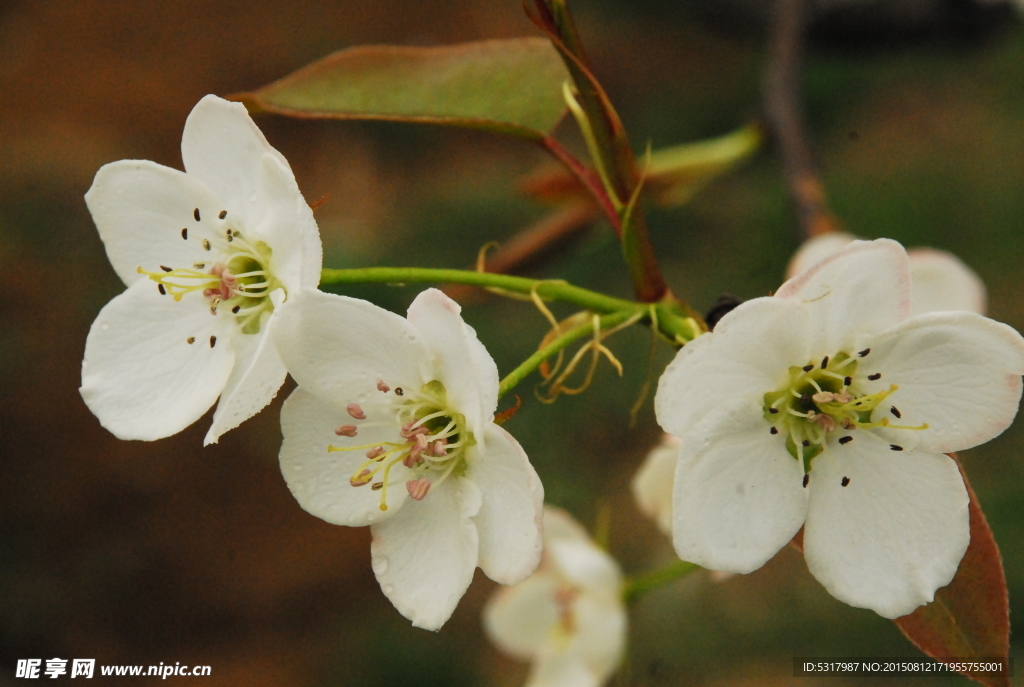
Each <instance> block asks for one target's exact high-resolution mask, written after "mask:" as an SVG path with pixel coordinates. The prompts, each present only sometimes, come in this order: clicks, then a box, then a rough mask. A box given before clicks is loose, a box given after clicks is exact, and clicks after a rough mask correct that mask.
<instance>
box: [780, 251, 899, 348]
mask: <svg viewBox="0 0 1024 687" xmlns="http://www.w3.org/2000/svg"><path fill="white" fill-rule="evenodd" d="M775 296H776V298H783V299H789V300H795V301H797V302H800V303H804V304H806V306H807V308H808V310H809V311H810V316H811V322H812V323H813V333H814V341H813V342H812V344H811V352H812V353H813V354H814V355H834V354H836V353H838V352H840V351H843V350H845V349H848V348H849V347H850V346H851V345H852V344H853V342H854V340H855V339H856V337H857V336H858V335H863V334H873V333H877V332H882V331H885V330H886V329H888V328H889V327H891V326H893V325H895V324H896V323H897V322H900V321H901V320H903V319H905V318H906V317H907V316H908V315H909V314H910V299H911V281H910V262H909V260H908V259H907V254H906V251H904V250H903V246H901V245H900V244H898V243H896V242H895V241H891V240H889V239H878V240H876V241H855V242H853V243H851V244H850V245H849V246H847V247H846V248H844V249H843V250H842V251H840V252H839V253H836V254H835V255H833V256H832V257H830V258H827V259H825V260H823V261H822V262H819V263H816V264H815V265H814V266H813V267H811V269H809V270H808V271H806V272H803V273H802V274H800V275H799V276H797V277H795V278H793V279H790V280H789V281H787V282H786V283H785V284H783V285H782V286H781V287H780V288H779V290H778V292H777V293H776V294H775ZM846 352H851V351H849V350H847V351H846Z"/></svg>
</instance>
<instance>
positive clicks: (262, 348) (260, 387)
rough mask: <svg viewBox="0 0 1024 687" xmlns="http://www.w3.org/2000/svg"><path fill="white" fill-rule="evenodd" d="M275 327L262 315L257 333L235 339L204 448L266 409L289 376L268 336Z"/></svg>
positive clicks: (272, 341) (270, 337)
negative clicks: (232, 356)
mask: <svg viewBox="0 0 1024 687" xmlns="http://www.w3.org/2000/svg"><path fill="white" fill-rule="evenodd" d="M277 324H278V322H277V320H276V319H275V318H274V317H272V316H269V317H268V316H264V317H263V322H262V324H261V325H260V331H259V332H258V333H256V334H243V335H239V336H236V337H234V339H233V341H232V343H233V344H234V346H235V364H234V366H233V367H232V368H231V375H230V376H229V377H228V379H227V382H226V383H225V384H224V391H223V392H221V395H220V402H219V403H218V404H217V410H216V412H214V414H213V424H212V425H211V426H210V430H209V431H208V432H207V433H206V438H205V439H204V441H203V443H204V445H209V444H216V443H217V440H218V439H220V437H221V435H222V434H224V433H225V432H227V431H230V430H232V429H234V428H235V427H237V426H238V425H240V424H242V423H243V422H245V421H246V420H248V419H249V418H251V417H252V416H253V415H255V414H256V413H258V412H260V411H261V410H263V409H264V408H266V407H267V405H268V404H269V403H270V402H271V401H273V400H274V396H277V392H278V390H279V389H280V388H281V385H282V384H284V379H285V377H286V376H288V371H287V370H286V369H285V367H284V363H282V362H281V357H280V356H279V355H278V354H277V348H276V347H275V346H274V338H273V334H272V333H271V330H272V329H273V328H274V327H275V326H276V325H277Z"/></svg>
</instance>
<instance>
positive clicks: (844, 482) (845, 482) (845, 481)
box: [840, 477, 850, 487]
mask: <svg viewBox="0 0 1024 687" xmlns="http://www.w3.org/2000/svg"><path fill="white" fill-rule="evenodd" d="M849 483H850V478H849V477H844V478H843V481H842V482H840V484H842V485H843V486H844V487H845V486H846V485H848V484H849Z"/></svg>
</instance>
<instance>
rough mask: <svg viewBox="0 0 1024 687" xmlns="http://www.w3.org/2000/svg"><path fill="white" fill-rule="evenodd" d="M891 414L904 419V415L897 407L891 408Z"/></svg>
mask: <svg viewBox="0 0 1024 687" xmlns="http://www.w3.org/2000/svg"><path fill="white" fill-rule="evenodd" d="M889 412H890V413H892V414H893V415H895V416H896V417H903V414H902V413H900V409H899V408H897V407H896V406H893V407H892V408H889Z"/></svg>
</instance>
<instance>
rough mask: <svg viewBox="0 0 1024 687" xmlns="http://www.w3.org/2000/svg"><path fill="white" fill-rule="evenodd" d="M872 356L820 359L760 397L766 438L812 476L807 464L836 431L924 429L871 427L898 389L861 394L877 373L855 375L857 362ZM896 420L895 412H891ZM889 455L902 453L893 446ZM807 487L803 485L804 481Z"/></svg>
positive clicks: (883, 423)
mask: <svg viewBox="0 0 1024 687" xmlns="http://www.w3.org/2000/svg"><path fill="white" fill-rule="evenodd" d="M870 353H871V349H870V348H867V349H864V350H863V351H860V352H859V353H857V355H856V356H852V355H850V354H849V353H846V352H840V353H837V354H836V355H834V356H825V357H824V358H823V359H822V360H821V361H820V362H819V363H815V362H809V363H808V364H807V365H805V366H803V367H797V366H793V367H790V368H789V372H788V381H787V383H786V385H785V386H783V388H782V389H780V390H778V391H772V392H769V393H767V394H765V395H764V417H765V419H766V420H767V421H768V422H769V424H771V429H770V432H771V434H773V435H775V434H779V433H780V432H781V433H783V434H785V435H786V450H787V451H789V454H790V455H791V456H793V457H794V458H796V459H797V460H798V461H800V462H801V464H802V465H803V469H804V473H805V474H807V473H809V472H810V471H811V461H812V460H813V459H814V458H815V457H816V456H818V455H819V454H820V453H821V452H822V451H824V450H825V446H826V445H827V442H828V438H829V436H830V435H831V434H832V433H833V432H835V431H837V430H846V431H848V432H849V431H853V430H855V429H875V428H878V427H890V428H893V429H916V430H921V429H927V428H928V425H927V424H923V425H921V426H919V427H909V426H904V425H893V424H891V422H890V420H889V418H888V417H882V418H881V419H879V420H876V421H874V422H872V420H871V415H872V413H873V411H874V410H875V408H877V407H878V406H879V405H880V404H882V402H883V401H885V400H886V399H887V398H888V397H889V396H891V395H892V394H893V393H895V392H896V391H897V390H898V389H899V386H898V385H896V384H890V385H889V388H888V389H883V390H882V391H878V392H875V393H872V394H868V393H866V392H864V391H863V390H862V384H863V382H864V380H870V381H877V380H878V379H881V377H882V374H881V373H877V372H876V373H873V374H863V373H858V371H857V368H858V363H859V360H858V359H859V358H865V357H867V356H868V355H869V354H870ZM890 412H891V413H892V414H893V415H894V416H895V417H897V418H899V417H900V411H899V409H897V408H896V406H891V408H890ZM852 440H853V437H852V436H850V435H848V434H847V435H846V436H843V437H841V438H840V439H839V442H840V443H842V444H845V443H849V442H850V441H852ZM893 450H902V448H901V447H898V446H896V445H895V444H894V445H893ZM805 482H806V480H805Z"/></svg>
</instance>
